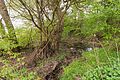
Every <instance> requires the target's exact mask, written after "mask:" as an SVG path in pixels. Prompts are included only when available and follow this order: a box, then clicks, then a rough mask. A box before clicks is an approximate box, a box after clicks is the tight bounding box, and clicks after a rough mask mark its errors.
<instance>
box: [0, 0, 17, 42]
mask: <svg viewBox="0 0 120 80" xmlns="http://www.w3.org/2000/svg"><path fill="white" fill-rule="evenodd" d="M0 14H1V16H2V18H3V20H4V22H5V24H6V27H7V30H8V34H9V39H10V40H12V41H13V43H15V44H16V43H17V38H16V35H15V30H14V26H13V24H12V22H11V19H10V16H9V14H8V11H7V7H6V5H5V2H4V0H0Z"/></svg>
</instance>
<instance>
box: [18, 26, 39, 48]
mask: <svg viewBox="0 0 120 80" xmlns="http://www.w3.org/2000/svg"><path fill="white" fill-rule="evenodd" d="M16 35H17V39H18V43H19V46H22V47H26V46H27V45H28V44H34V43H37V42H38V41H39V37H40V36H39V33H38V30H36V29H34V28H18V29H16Z"/></svg>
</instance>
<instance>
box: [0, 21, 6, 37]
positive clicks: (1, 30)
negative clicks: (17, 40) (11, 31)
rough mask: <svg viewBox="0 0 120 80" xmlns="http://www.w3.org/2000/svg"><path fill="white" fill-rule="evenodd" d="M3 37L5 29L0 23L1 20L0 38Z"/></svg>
mask: <svg viewBox="0 0 120 80" xmlns="http://www.w3.org/2000/svg"><path fill="white" fill-rule="evenodd" d="M4 36H5V28H4V26H3V23H2V19H0V37H1V38H2V39H3V38H4Z"/></svg>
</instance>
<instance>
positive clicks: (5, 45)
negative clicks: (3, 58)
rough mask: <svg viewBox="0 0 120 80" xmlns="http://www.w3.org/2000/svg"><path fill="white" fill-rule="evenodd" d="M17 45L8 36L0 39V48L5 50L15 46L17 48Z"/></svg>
mask: <svg viewBox="0 0 120 80" xmlns="http://www.w3.org/2000/svg"><path fill="white" fill-rule="evenodd" d="M17 46H18V45H17V44H13V42H12V41H11V40H9V39H8V38H4V39H1V40H0V49H4V51H9V50H11V49H13V48H16V47H17Z"/></svg>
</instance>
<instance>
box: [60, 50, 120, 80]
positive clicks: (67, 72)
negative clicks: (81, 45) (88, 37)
mask: <svg viewBox="0 0 120 80" xmlns="http://www.w3.org/2000/svg"><path fill="white" fill-rule="evenodd" d="M119 56H120V55H118V53H117V52H114V51H106V50H105V49H95V50H93V51H90V52H84V53H83V57H81V58H80V59H79V60H76V61H74V62H72V63H71V64H70V65H69V66H67V67H65V68H64V73H63V75H62V76H61V79H60V80H74V79H75V77H76V76H79V77H80V78H81V79H82V80H119V79H120V65H118V62H115V61H116V60H117V61H118V59H119ZM113 61H114V62H113ZM113 65H115V66H113ZM114 69H115V71H114ZM106 71H107V72H106ZM100 73H103V74H100ZM100 75H101V76H102V77H101V76H100ZM111 76H112V77H111ZM118 76H119V77H118ZM101 78H102V79H101ZM113 78H115V79H113ZM118 78H119V79H118Z"/></svg>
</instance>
